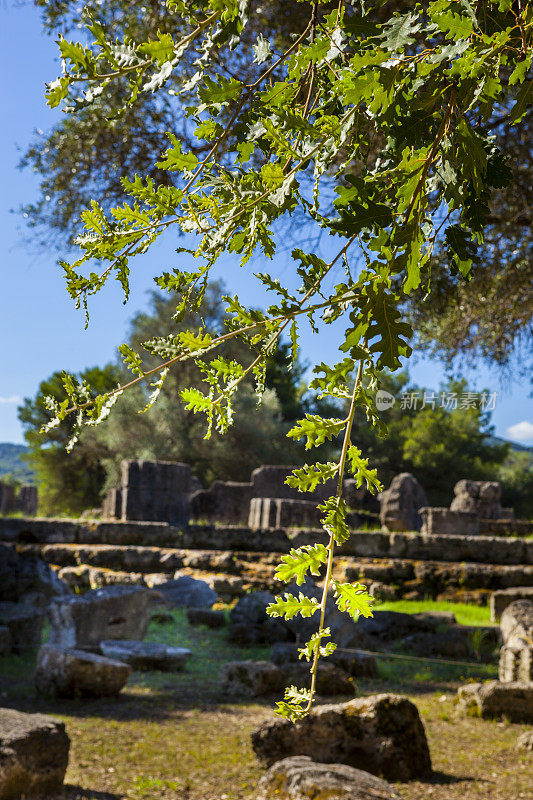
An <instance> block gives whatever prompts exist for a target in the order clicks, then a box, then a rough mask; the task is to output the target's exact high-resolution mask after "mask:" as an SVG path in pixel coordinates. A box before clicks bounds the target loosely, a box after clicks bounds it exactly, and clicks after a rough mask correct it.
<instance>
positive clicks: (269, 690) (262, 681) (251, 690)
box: [220, 661, 284, 697]
mask: <svg viewBox="0 0 533 800" xmlns="http://www.w3.org/2000/svg"><path fill="white" fill-rule="evenodd" d="M220 680H221V683H222V691H223V693H224V694H229V695H232V696H235V697H261V696H263V695H269V694H274V693H275V692H279V691H280V690H281V689H282V686H283V685H284V677H283V672H282V671H281V669H280V668H279V667H277V666H276V665H275V664H271V663H270V662H269V661H230V662H228V663H227V664H224V665H223V666H222V668H221V670H220Z"/></svg>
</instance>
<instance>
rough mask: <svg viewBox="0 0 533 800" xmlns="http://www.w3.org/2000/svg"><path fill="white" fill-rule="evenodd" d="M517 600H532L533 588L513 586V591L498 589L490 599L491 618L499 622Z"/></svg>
mask: <svg viewBox="0 0 533 800" xmlns="http://www.w3.org/2000/svg"><path fill="white" fill-rule="evenodd" d="M515 600H532V601H533V586H513V587H512V588H511V589H498V590H497V591H496V592H493V593H492V595H491V597H490V618H491V621H492V622H498V620H499V618H500V617H501V615H502V614H503V612H504V611H505V609H506V608H507V606H510V605H511V603H514V602H515Z"/></svg>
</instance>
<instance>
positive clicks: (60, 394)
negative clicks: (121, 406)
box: [18, 364, 121, 516]
mask: <svg viewBox="0 0 533 800" xmlns="http://www.w3.org/2000/svg"><path fill="white" fill-rule="evenodd" d="M120 376H121V370H120V369H119V368H118V367H117V366H115V365H114V364H108V365H106V366H105V367H103V368H102V369H100V368H99V367H92V368H90V369H86V370H84V371H83V372H81V373H80V375H79V376H78V379H79V380H80V381H86V382H87V384H88V385H90V386H91V387H92V391H93V393H96V392H102V391H104V392H107V391H111V390H112V389H114V388H115V387H116V386H117V384H118V382H119V380H120ZM63 377H64V373H61V372H54V373H53V374H52V375H51V376H50V377H49V378H47V379H46V380H44V381H42V382H41V383H40V385H39V389H38V390H37V394H36V396H35V397H34V398H33V399H30V398H25V400H24V402H23V404H22V405H21V406H20V407H19V410H18V417H19V419H20V421H21V423H22V427H23V429H24V438H25V440H26V442H27V444H28V447H29V452H28V453H27V455H25V456H24V459H25V460H26V461H27V463H28V464H29V466H30V467H31V470H32V471H33V473H34V480H35V482H36V483H37V485H38V487H39V513H40V514H43V515H45V516H46V515H50V516H52V515H57V514H66V515H78V514H80V512H81V511H83V510H84V509H86V508H94V507H95V506H98V505H99V503H100V494H101V491H102V486H103V484H104V481H105V468H104V465H103V459H104V457H105V456H106V455H107V450H106V447H105V445H104V444H102V442H101V441H100V440H99V439H98V438H97V436H96V433H95V431H94V429H91V428H87V429H86V430H84V432H83V435H82V437H81V440H80V443H79V447H77V448H76V450H75V451H73V452H72V453H70V454H68V453H67V452H66V446H67V444H68V441H69V439H70V437H71V435H72V429H73V425H72V420H71V419H69V420H64V421H63V422H62V423H61V425H58V426H57V427H55V428H52V429H51V430H49V431H48V432H47V433H46V434H45V435H44V436H43V435H42V434H41V433H40V430H41V428H42V427H43V425H45V424H46V421H47V420H48V419H49V414H48V412H47V408H46V405H45V402H44V398H45V397H53V398H54V399H55V400H56V402H58V403H61V402H63V401H64V400H65V399H66V397H67V393H66V391H65V387H64V385H63Z"/></svg>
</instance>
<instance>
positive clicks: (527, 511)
mask: <svg viewBox="0 0 533 800" xmlns="http://www.w3.org/2000/svg"><path fill="white" fill-rule="evenodd" d="M497 480H499V481H501V484H502V490H503V491H502V504H503V505H504V506H506V507H510V508H514V510H515V514H516V516H517V517H518V518H519V519H533V452H532V451H531V450H529V451H516V450H511V451H510V452H509V454H508V456H507V458H506V459H505V461H504V462H503V464H501V465H500V466H499V468H498V472H497Z"/></svg>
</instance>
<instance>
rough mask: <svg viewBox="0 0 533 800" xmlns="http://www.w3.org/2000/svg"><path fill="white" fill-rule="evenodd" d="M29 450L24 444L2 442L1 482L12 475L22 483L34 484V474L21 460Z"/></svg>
mask: <svg viewBox="0 0 533 800" xmlns="http://www.w3.org/2000/svg"><path fill="white" fill-rule="evenodd" d="M27 450H28V448H27V447H26V446H25V445H23V444H11V442H0V480H1V479H2V476H3V475H10V476H11V477H13V478H15V479H16V480H17V481H21V482H22V483H33V473H32V471H31V470H30V469H29V467H28V465H27V464H26V463H25V461H23V460H22V458H21V456H22V455H23V454H24V453H26V452H27Z"/></svg>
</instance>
